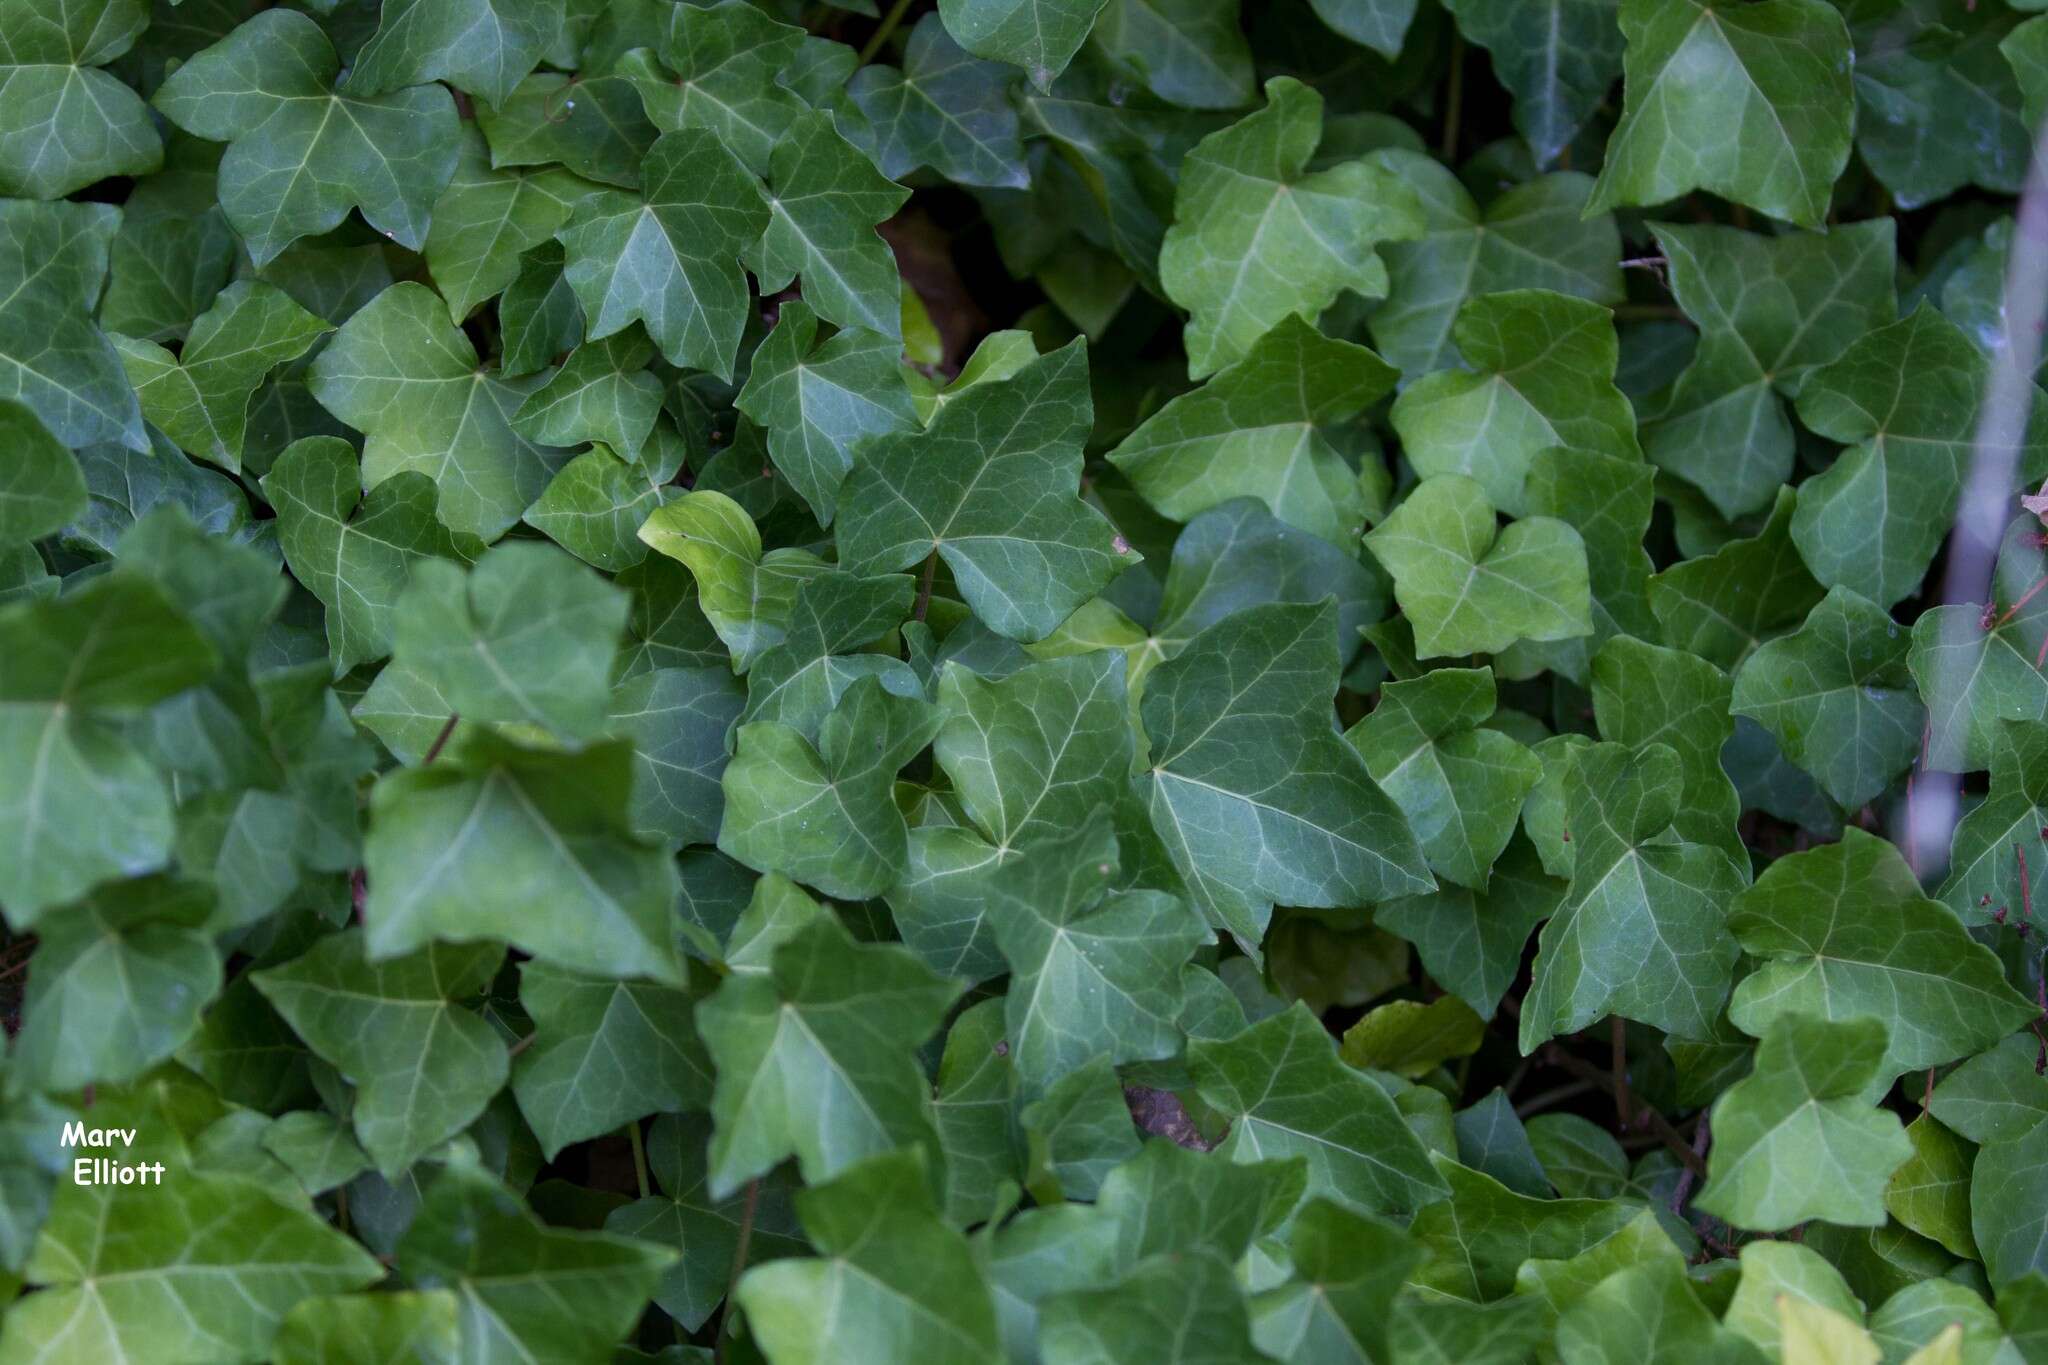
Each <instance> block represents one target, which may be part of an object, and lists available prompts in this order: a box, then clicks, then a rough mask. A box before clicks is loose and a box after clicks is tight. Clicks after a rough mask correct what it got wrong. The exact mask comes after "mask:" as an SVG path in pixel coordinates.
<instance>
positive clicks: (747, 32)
mask: <svg viewBox="0 0 2048 1365" xmlns="http://www.w3.org/2000/svg"><path fill="white" fill-rule="evenodd" d="M667 20H668V22H667V28H666V31H665V32H663V33H662V35H661V39H660V52H661V61H662V65H663V66H666V67H667V68H668V70H669V71H673V72H674V73H675V75H674V77H673V78H670V77H669V76H668V75H667V74H666V73H661V72H658V71H656V70H654V69H653V68H652V66H651V64H650V63H648V62H647V61H646V60H645V55H644V54H642V55H641V56H638V57H636V56H632V55H628V56H627V58H626V59H624V60H623V61H621V62H620V63H619V69H620V70H621V71H623V72H625V73H626V74H627V75H629V76H631V77H632V78H633V80H634V83H635V84H636V85H638V86H639V87H640V93H641V97H642V99H643V100H645V102H646V104H647V116H648V117H649V118H651V119H652V120H653V121H654V125H655V127H657V128H659V129H661V130H662V131H663V132H665V133H668V132H677V131H680V130H682V129H686V128H688V129H701V130H703V131H705V132H708V133H712V134H715V135H716V137H717V140H718V142H719V143H721V144H722V145H724V146H725V147H726V148H727V149H728V150H729V151H731V153H732V154H733V155H734V156H736V157H738V158H739V160H740V163H741V164H742V165H744V166H745V167H746V168H747V169H748V170H749V171H752V172H753V173H754V174H755V175H766V174H767V173H768V168H769V166H770V164H771V163H772V161H773V159H774V149H775V147H776V145H777V144H778V143H779V142H781V141H782V139H783V138H784V137H786V136H788V134H789V132H790V129H791V125H792V124H793V123H794V122H795V120H796V119H797V117H798V116H799V115H801V114H802V113H803V112H804V103H803V100H802V99H801V98H799V97H798V95H797V94H796V92H795V91H793V90H791V89H789V88H788V87H787V86H786V85H785V84H784V83H783V82H782V81H781V80H779V79H778V77H779V76H780V74H781V73H782V72H783V71H784V70H786V69H787V68H788V67H789V65H790V63H791V62H792V61H793V60H794V59H795V58H796V55H797V50H798V48H799V47H800V46H801V45H802V43H803V38H804V32H803V30H802V29H799V28H794V27H792V26H790V25H788V24H780V23H777V22H776V21H775V20H773V19H771V18H769V17H768V15H767V14H765V13H764V12H762V11H761V10H760V9H758V8H756V7H755V6H753V5H749V4H745V3H741V2H740V0H723V3H716V4H710V5H682V6H678V7H676V8H674V9H671V10H669V11H668V13H667ZM692 145H695V146H699V147H702V146H707V145H708V143H704V142H698V143H695V144H692ZM755 235H756V236H758V235H759V229H756V231H755Z"/></svg>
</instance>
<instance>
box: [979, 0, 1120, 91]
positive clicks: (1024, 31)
mask: <svg viewBox="0 0 2048 1365" xmlns="http://www.w3.org/2000/svg"><path fill="white" fill-rule="evenodd" d="M1104 3H1105V0H940V3H939V14H940V16H941V17H942V18H943V19H944V20H945V22H946V31H947V32H948V33H950V34H952V35H953V39H954V41H956V42H958V43H959V44H960V46H961V47H963V48H965V49H967V50H968V51H969V52H971V53H973V54H974V55H975V56H977V57H980V58H983V59H984V60H987V61H991V62H1008V63H1009V64H1010V65H1011V66H1020V67H1022V68H1024V74H1025V75H1027V76H1029V77H1030V78H1031V83H1032V84H1033V85H1035V86H1037V87H1038V88H1039V90H1041V91H1049V90H1051V89H1052V82H1053V77H1055V76H1057V75H1059V74H1060V72H1062V71H1065V70H1066V69H1067V63H1068V62H1070V61H1072V60H1073V59H1074V54H1075V53H1076V52H1079V51H1080V50H1081V44H1082V43H1084V42H1086V41H1087V40H1088V30H1089V29H1090V28H1091V27H1093V26H1094V23H1095V16H1096V15H1097V14H1099V13H1101V11H1102V7H1103V4H1104Z"/></svg>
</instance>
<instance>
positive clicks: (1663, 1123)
mask: <svg viewBox="0 0 2048 1365" xmlns="http://www.w3.org/2000/svg"><path fill="white" fill-rule="evenodd" d="M1543 1059H1544V1061H1545V1062H1546V1063H1548V1064H1549V1065H1551V1066H1558V1067H1563V1068H1564V1069H1565V1070H1566V1071H1569V1072H1571V1073H1572V1074H1573V1075H1574V1076H1577V1077H1579V1078H1580V1079H1581V1080H1588V1081H1591V1082H1593V1084H1595V1085H1597V1086H1599V1087H1600V1088H1601V1089H1603V1090H1606V1091H1608V1092H1609V1093H1612V1092H1613V1090H1614V1078H1613V1077H1612V1076H1610V1075H1608V1074H1607V1073H1606V1072H1604V1071H1602V1070H1601V1069H1600V1068H1599V1067H1597V1066H1594V1065H1593V1064H1592V1063H1591V1062H1589V1061H1587V1060H1585V1059H1584V1058H1583V1057H1574V1056H1573V1055H1572V1054H1571V1053H1569V1052H1566V1051H1565V1050H1564V1049H1563V1048H1561V1047H1558V1046H1557V1045H1556V1044H1555V1043H1552V1044H1548V1045H1546V1046H1545V1048H1544V1053H1543ZM1639 1114H1640V1118H1641V1121H1642V1122H1643V1123H1645V1124H1647V1125H1648V1126H1649V1129H1650V1131H1651V1132H1652V1133H1654V1134H1656V1135H1657V1139H1658V1140H1659V1141H1660V1142H1662V1143H1663V1144H1664V1145H1665V1146H1666V1147H1669V1148H1670V1149H1671V1150H1672V1152H1673V1153H1674V1154H1675V1155H1676V1156H1677V1157H1678V1159H1679V1160H1680V1161H1683V1162H1684V1163H1685V1164H1686V1165H1688V1166H1690V1167H1692V1169H1693V1170H1695V1171H1697V1172H1699V1173H1700V1174H1701V1175H1705V1174H1706V1173H1707V1163H1706V1161H1705V1159H1704V1158H1702V1157H1700V1156H1697V1155H1695V1154H1694V1152H1693V1150H1692V1144H1691V1143H1689V1142H1687V1141H1686V1140H1685V1138H1684V1137H1683V1136H1682V1135H1680V1133H1679V1131H1678V1130H1677V1129H1676V1128H1673V1127H1672V1126H1671V1121H1670V1120H1669V1119H1667V1118H1665V1117H1664V1116H1663V1115H1662V1114H1660V1113H1658V1112H1657V1111H1656V1110H1654V1109H1651V1108H1648V1107H1645V1108H1643V1109H1642V1110H1640V1111H1639Z"/></svg>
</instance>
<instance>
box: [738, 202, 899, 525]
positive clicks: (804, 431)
mask: <svg viewBox="0 0 2048 1365" xmlns="http://www.w3.org/2000/svg"><path fill="white" fill-rule="evenodd" d="M770 232H771V233H772V232H773V229H772V228H771V229H770ZM892 287H893V286H892ZM900 350H901V347H900V346H899V345H898V344H897V343H896V342H894V341H891V340H890V339H889V338H888V337H887V336H885V335H884V334H882V333H881V332H878V331H870V330H867V329H866V328H865V327H859V326H850V327H848V328H847V329H846V330H844V331H842V332H838V333H836V334H834V335H833V336H831V337H829V338H827V339H825V340H823V341H820V340H819V339H818V318H817V315H816V314H815V313H813V312H812V311H811V308H810V306H809V305H808V304H806V303H805V302H803V301H802V300H800V299H791V300H790V301H789V302H787V303H785V304H783V305H782V311H781V314H780V316H779V318H778V320H777V321H776V324H775V330H774V331H772V332H770V333H769V334H768V336H767V338H766V339H765V340H763V341H762V343H761V345H760V347H759V349H757V350H756V351H755V352H754V359H753V362H752V364H751V365H750V367H749V369H748V374H747V382H746V386H745V387H744V388H742V389H741V390H740V393H739V397H738V398H737V399H736V400H735V402H736V404H737V406H738V407H739V409H740V411H741V412H744V413H746V414H747V416H749V417H751V418H753V419H754V420H755V421H756V422H759V423H760V424H761V425H762V426H764V427H766V428H767V429H768V453H769V455H770V456H771V457H772V458H773V459H774V461H775V467H776V468H777V469H779V470H780V471H781V472H782V475H783V477H784V478H786V479H788V480H789V485H790V487H791V488H794V489H795V490H796V491H797V495H798V496H799V497H801V498H802V499H803V500H804V501H805V502H806V503H808V504H810V508H811V512H812V514H813V515H815V516H816V517H817V518H818V524H819V525H821V526H830V525H831V524H832V514H833V511H834V509H835V507H836V506H837V503H838V497H839V488H840V485H841V484H842V483H844V482H845V481H846V476H847V473H848V471H850V470H851V469H852V468H853V466H854V462H855V459H856V457H857V456H858V455H860V454H861V453H862V452H863V451H864V448H865V447H866V446H868V445H869V443H871V442H872V441H874V440H875V439H876V438H878V437H882V436H887V435H891V434H893V433H901V432H910V431H914V430H916V428H917V414H916V412H915V410H914V409H913V408H912V407H911V403H910V390H909V389H908V388H907V387H906V386H905V385H904V383H903V379H902V376H901V372H900V371H899V370H898V368H897V356H898V354H899V352H900Z"/></svg>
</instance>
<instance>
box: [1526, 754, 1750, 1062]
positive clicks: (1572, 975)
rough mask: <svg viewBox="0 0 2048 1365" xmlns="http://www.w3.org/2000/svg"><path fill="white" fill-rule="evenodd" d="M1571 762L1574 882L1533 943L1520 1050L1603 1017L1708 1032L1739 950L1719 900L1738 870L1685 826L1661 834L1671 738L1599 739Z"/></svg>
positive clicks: (1672, 770)
mask: <svg viewBox="0 0 2048 1365" xmlns="http://www.w3.org/2000/svg"><path fill="white" fill-rule="evenodd" d="M1570 762H1571V767H1570V769H1569V772H1570V776H1569V778H1568V779H1567V782H1566V793H1567V796H1566V801H1567V808H1566V809H1567V815H1566V824H1567V827H1568V829H1569V830H1570V832H1571V836H1572V847H1573V849H1574V850H1575V852H1574V854H1573V864H1572V879H1571V889H1570V890H1569V891H1568V892H1566V894H1565V898H1564V904H1563V905H1562V906H1560V907H1559V908H1558V912H1557V914H1556V915H1555V916H1554V917H1553V918H1552V919H1551V920H1550V922H1549V923H1548V924H1546V925H1544V926H1543V934H1542V936H1541V938H1540V939H1539V940H1538V945H1539V946H1538V948H1537V955H1536V963H1535V967H1534V969H1533V975H1532V978H1531V984H1530V987H1529V992H1528V994H1527V995H1526V996H1525V997H1523V1001H1522V1028H1521V1044H1522V1050H1523V1051H1524V1052H1529V1051H1531V1050H1533V1049H1534V1048H1535V1046H1536V1045H1537V1044H1538V1043H1541V1042H1543V1041H1545V1040H1546V1039H1549V1038H1553V1037H1556V1036H1557V1035H1558V1034H1561V1033H1572V1032H1576V1031H1577V1030H1579V1029H1582V1028H1584V1027H1586V1025H1588V1024H1590V1023H1593V1022H1594V1021H1596V1020H1597V1019H1599V1018H1600V1016H1601V1015H1603V1014H1616V1015H1620V1016H1622V1017H1623V1018H1627V1019H1638V1020H1641V1021H1642V1022H1644V1023H1647V1024H1653V1025H1655V1026H1656V1027H1658V1028H1661V1029H1664V1030H1666V1031H1668V1032H1671V1033H1674V1034H1677V1035H1678V1036H1679V1037H1682V1038H1702V1037H1705V1036H1706V1034H1707V1031H1708V1030H1709V1029H1710V1028H1711V1027H1712V1026H1713V1022H1714V1019H1715V1018H1716V1017H1717V1016H1718V1015H1719V1013H1720V1009H1721V1004H1722V1002H1723V1001H1724V1000H1726V999H1727V996H1728V984H1729V979H1730V974H1731V972H1732V970H1733V968H1734V966H1735V959H1736V957H1737V956H1738V955H1739V954H1738V952H1737V950H1736V946H1735V940H1734V938H1732V937H1731V936H1730V934H1729V930H1728V928H1727V927H1726V925H1725V924H1724V923H1723V916H1724V913H1725V912H1724V910H1723V906H1724V905H1725V903H1726V901H1727V899H1728V897H1730V896H1732V895H1734V894H1736V893H1737V892H1739V891H1741V890H1742V886H1743V882H1744V880H1745V878H1744V869H1743V868H1742V867H1740V866H1738V865H1737V864H1736V863H1735V862H1734V861H1733V860H1732V859H1730V858H1729V857H1728V856H1727V855H1726V854H1725V853H1723V852H1721V851H1720V850H1719V849H1716V848H1710V847H1706V846H1703V845H1700V844H1696V843H1692V842H1689V841H1686V840H1685V839H1684V836H1683V835H1682V834H1680V835H1679V837H1678V839H1677V840H1675V841H1674V840H1669V839H1662V838H1660V837H1659V836H1662V835H1664V834H1665V832H1666V831H1667V830H1672V829H1673V824H1672V817H1673V816H1674V815H1676V814H1677V813H1678V806H1679V800H1680V795H1681V792H1682V790H1683V787H1682V778H1681V774H1682V771H1683V769H1682V767H1681V765H1680V762H1679V758H1678V755H1677V754H1676V753H1674V752H1673V751H1672V750H1671V749H1670V748H1669V747H1668V746H1667V745H1663V744H1645V745H1643V746H1641V747H1638V748H1636V749H1633V750H1631V749H1629V748H1628V747H1626V746H1624V745H1621V744H1595V745H1592V746H1589V747H1587V748H1583V749H1579V750H1577V751H1576V752H1575V753H1573V755H1572V757H1571V760H1570Z"/></svg>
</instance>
